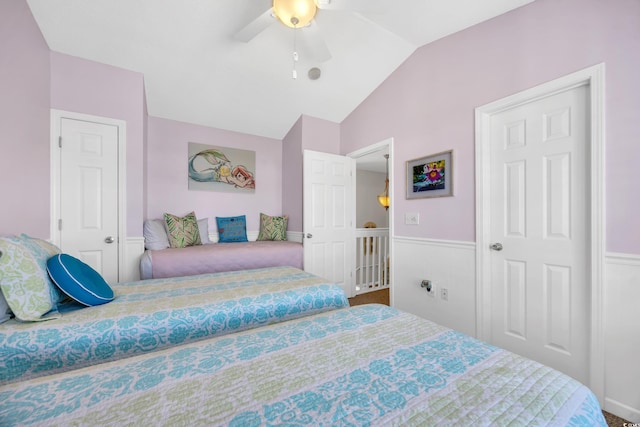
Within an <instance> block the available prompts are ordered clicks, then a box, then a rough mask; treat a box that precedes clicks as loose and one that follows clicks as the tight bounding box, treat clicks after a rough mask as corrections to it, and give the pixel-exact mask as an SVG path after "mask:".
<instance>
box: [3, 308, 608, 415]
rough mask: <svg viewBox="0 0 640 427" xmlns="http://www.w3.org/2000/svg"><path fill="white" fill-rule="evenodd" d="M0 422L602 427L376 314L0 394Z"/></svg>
mask: <svg viewBox="0 0 640 427" xmlns="http://www.w3.org/2000/svg"><path fill="white" fill-rule="evenodd" d="M0 419H1V420H2V421H3V423H4V424H6V425H14V424H17V423H20V424H24V425H46V426H56V425H60V426H67V425H101V426H103V425H104V426H107V425H114V426H121V425H154V426H156V425H171V426H174V425H188V426H200V425H206V426H209V425H211V426H214V425H215V426H218V425H229V426H259V425H288V426H301V425H314V426H316V425H324V426H340V425H348V426H367V425H370V426H416V425H426V426H445V425H465V426H467V425H468V426H471V425H472V426H483V425H484V426H489V425H491V426H507V425H509V426H531V425H538V426H542V425H553V426H566V425H568V426H589V427H592V426H606V423H605V420H604V418H603V415H602V412H601V411H600V407H599V405H598V401H597V399H596V398H595V396H594V395H593V393H592V392H591V391H590V390H589V389H588V388H587V387H585V386H584V385H582V384H580V383H579V382H577V381H575V380H573V379H572V378H570V377H568V376H566V375H564V374H562V373H560V372H558V371H555V370H553V369H551V368H549V367H546V366H543V365H541V364H539V363H537V362H533V361H531V360H529V359H526V358H523V357H520V356H517V355H515V354H513V353H510V352H508V351H505V350H502V349H499V348H496V347H494V346H491V345H489V344H486V343H484V342H481V341H478V340H476V339H474V338H471V337H469V336H466V335H464V334H461V333H458V332H455V331H452V330H449V329H446V328H444V327H441V326H439V325H436V324H434V323H432V322H429V321H427V320H424V319H421V318H418V317H416V316H414V315H412V314H408V313H403V312H399V311H397V310H395V309H393V308H389V307H386V306H380V305H365V306H357V307H352V308H347V309H342V310H335V311H330V312H326V313H321V314H316V315H313V316H309V317H304V318H299V319H296V320H291V321H287V322H282V323H278V324H273V325H269V326H265V327H261V328H256V329H252V330H248V331H244V332H240V333H236V334H230V335H226V336H221V337H216V338H212V339H208V340H205V341H200V342H197V343H192V344H186V345H182V346H178V347H175V348H171V349H167V350H163V351H160V352H156V353H149V354H144V355H141V356H137V357H132V358H128V359H122V360H119V361H115V362H110V363H105V364H101V365H96V366H92V367H89V368H85V369H81V370H77V371H70V372H65V373H62V374H58V375H53V376H47V377H40V378H35V379H32V380H29V381H25V382H20V383H14V384H9V385H4V386H0Z"/></svg>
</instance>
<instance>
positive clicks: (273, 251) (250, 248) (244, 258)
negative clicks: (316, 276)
mask: <svg viewBox="0 0 640 427" xmlns="http://www.w3.org/2000/svg"><path fill="white" fill-rule="evenodd" d="M190 215H193V213H192V214H190ZM185 218H187V217H185ZM178 219H179V220H180V219H181V218H178ZM278 219H282V222H281V223H280V227H279V228H278V229H275V230H274V229H270V228H269V226H270V225H272V224H273V222H274V220H276V221H277V220H278ZM192 220H193V221H195V215H193V218H192ZM225 221H226V223H225ZM270 221H271V223H270ZM216 222H217V224H218V230H217V231H218V235H219V237H220V242H224V243H220V242H218V243H212V242H211V240H209V230H208V221H207V219H200V220H197V229H194V230H193V231H194V232H195V233H197V234H199V239H198V243H197V244H194V245H191V246H186V247H174V245H172V244H170V242H169V240H170V237H171V233H170V232H168V228H167V226H166V223H165V221H163V220H147V221H145V223H144V238H145V248H146V251H145V252H144V254H143V255H142V257H141V259H140V278H141V279H143V280H144V279H163V278H168V277H181V276H194V275H198V274H208V273H220V272H225V271H239V270H252V269H256V268H266V267H295V268H298V269H300V270H302V269H303V246H302V243H298V242H292V241H288V240H285V239H286V231H285V230H286V217H269V216H267V215H264V214H261V216H260V222H261V226H260V227H261V228H260V234H259V236H258V240H257V241H247V237H246V228H245V227H246V226H245V217H244V216H240V217H229V218H216ZM193 224H194V226H195V222H194V223H193ZM223 224H224V225H223ZM270 231H271V234H270ZM273 231H275V233H276V234H273ZM265 236H266V237H265ZM273 236H275V240H271V239H270V238H271V237H273Z"/></svg>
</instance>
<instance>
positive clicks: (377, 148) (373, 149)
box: [347, 138, 395, 307]
mask: <svg viewBox="0 0 640 427" xmlns="http://www.w3.org/2000/svg"><path fill="white" fill-rule="evenodd" d="M385 150H386V152H387V153H388V154H389V159H388V163H387V165H388V168H389V169H388V173H389V178H390V180H389V195H390V196H391V204H390V205H389V214H388V215H389V284H390V286H389V303H390V305H391V306H392V307H393V305H394V303H395V301H394V298H395V296H394V290H395V287H394V286H393V276H394V274H393V267H394V264H393V260H394V256H393V250H394V247H393V241H394V239H393V236H394V232H393V229H394V227H393V218H394V208H393V206H394V204H393V194H394V184H395V180H394V179H393V176H394V174H393V173H394V167H393V138H388V139H385V140H383V141H380V142H377V143H375V144H372V145H369V146H367V147H363V148H361V149H358V150H356V151H352V152H351V153H348V154H347V157H351V158H352V159H354V160H357V159H358V158H359V157H363V156H366V155H369V154H371V153H378V152H383V151H385ZM355 168H356V169H357V168H358V167H357V163H356V166H355ZM354 175H355V171H354ZM353 185H354V187H353V188H354V199H355V198H356V195H355V192H356V191H357V186H356V181H355V180H354V183H353ZM356 209H357V208H356V207H354V218H355V210H356ZM354 221H355V219H354ZM356 225H357V223H356V222H354V228H355V227H356ZM354 249H355V248H354ZM351 262H352V263H353V265H354V266H355V265H356V251H355V250H354V251H353V257H352V261H351ZM352 279H353V278H352ZM352 282H353V283H352V288H351V294H350V295H351V296H354V295H356V294H357V290H356V283H355V280H352Z"/></svg>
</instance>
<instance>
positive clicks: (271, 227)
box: [258, 213, 289, 240]
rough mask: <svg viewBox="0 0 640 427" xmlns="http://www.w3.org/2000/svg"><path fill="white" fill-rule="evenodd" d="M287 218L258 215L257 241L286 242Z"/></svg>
mask: <svg viewBox="0 0 640 427" xmlns="http://www.w3.org/2000/svg"><path fill="white" fill-rule="evenodd" d="M288 221H289V216H287V215H284V216H269V215H265V214H263V213H261V214H260V232H259V233H258V240H287V222H288Z"/></svg>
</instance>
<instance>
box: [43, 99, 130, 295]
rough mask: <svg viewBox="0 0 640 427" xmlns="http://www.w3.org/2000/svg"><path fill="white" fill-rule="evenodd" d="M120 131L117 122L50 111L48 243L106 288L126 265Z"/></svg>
mask: <svg viewBox="0 0 640 427" xmlns="http://www.w3.org/2000/svg"><path fill="white" fill-rule="evenodd" d="M123 131H124V123H123V122H121V121H114V120H111V119H104V118H98V117H93V116H86V115H79V114H76V113H65V112H60V111H52V142H53V143H52V217H51V218H52V240H53V242H54V243H55V244H57V245H58V246H59V247H60V248H61V250H62V251H63V252H66V253H69V254H70V255H72V256H75V257H77V258H79V259H81V260H83V261H84V262H86V263H87V264H89V265H90V266H92V267H93V268H94V269H95V270H96V271H98V272H99V273H100V274H101V275H102V276H103V277H104V278H105V280H106V281H107V282H109V283H116V282H118V279H119V277H120V270H121V268H123V267H124V265H125V263H124V253H123V252H124V250H123V249H122V247H123V245H121V240H124V239H120V237H121V236H124V232H123V230H124V228H123V226H124V224H123V222H124V221H123V212H124V211H123V206H122V203H123V194H122V192H123V187H124V185H123V183H122V181H121V180H123V179H124V174H123V173H122V168H123V166H121V164H123V162H122V160H123V156H122V155H121V151H122V150H123V149H124V148H123V147H124V144H122V142H123V141H121V138H122V134H123ZM54 140H55V141H54Z"/></svg>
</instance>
